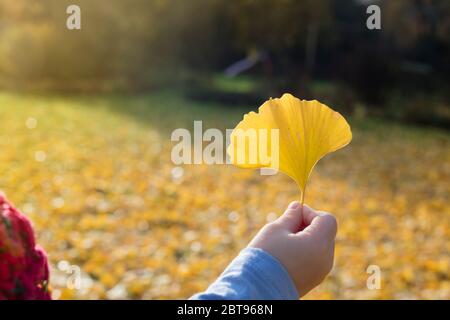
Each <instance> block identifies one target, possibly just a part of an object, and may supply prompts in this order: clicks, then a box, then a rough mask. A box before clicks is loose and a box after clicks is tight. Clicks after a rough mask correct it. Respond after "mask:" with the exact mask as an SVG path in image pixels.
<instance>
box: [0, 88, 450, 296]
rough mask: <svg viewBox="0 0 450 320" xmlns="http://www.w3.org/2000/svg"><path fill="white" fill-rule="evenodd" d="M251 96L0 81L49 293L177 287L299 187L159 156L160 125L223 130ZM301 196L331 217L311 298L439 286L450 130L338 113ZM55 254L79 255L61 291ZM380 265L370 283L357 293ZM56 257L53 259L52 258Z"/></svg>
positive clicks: (162, 151)
mask: <svg viewBox="0 0 450 320" xmlns="http://www.w3.org/2000/svg"><path fill="white" fill-rule="evenodd" d="M248 110H249V108H246V107H244V106H242V107H234V108H226V107H224V106H220V105H214V104H206V103H198V102H196V103H194V102H192V101H188V100H186V99H184V98H183V96H182V95H181V94H180V93H179V92H177V91H164V92H161V93H155V94H149V95H139V96H120V95H116V96H114V95H103V96H100V95H99V96H76V97H70V96H39V95H22V94H14V93H6V92H3V93H0V119H1V126H0V150H1V152H0V189H1V190H3V191H4V192H5V193H6V194H7V196H8V198H9V199H10V200H12V201H13V202H14V203H15V204H16V205H17V207H18V208H19V209H21V210H22V211H23V212H24V213H26V214H27V215H28V216H29V217H30V218H31V219H32V220H33V222H34V225H35V228H36V231H37V234H38V241H39V243H40V244H41V245H42V246H43V247H45V248H46V250H47V252H48V254H49V259H50V262H51V264H52V280H51V281H52V283H51V284H52V288H53V295H54V297H55V298H87V299H95V298H145V299H151V298H186V297H189V296H190V295H191V294H193V293H195V292H197V291H199V290H203V289H205V288H206V287H207V285H208V284H209V283H210V282H211V281H212V280H213V279H215V277H217V276H218V275H219V273H220V272H221V271H222V270H223V268H224V267H225V266H226V265H227V264H228V263H229V262H230V260H231V259H232V258H233V257H234V256H235V255H236V254H237V253H238V252H239V250H241V249H242V248H243V247H244V246H245V245H246V244H247V242H248V241H249V239H250V238H251V237H252V236H253V235H254V234H255V232H256V231H257V230H258V229H259V228H260V227H261V226H263V225H264V223H266V222H267V221H270V220H271V219H273V218H274V217H276V216H277V215H279V214H280V213H281V212H282V211H283V210H284V208H285V206H286V205H287V204H288V202H289V201H292V200H295V199H298V198H299V194H298V190H297V187H296V185H295V183H294V182H293V181H291V180H289V179H288V178H287V177H285V176H283V175H281V174H278V175H277V176H272V177H263V176H260V175H259V174H258V172H257V171H252V170H243V169H237V168H234V167H232V166H226V165H217V166H205V165H196V166H183V167H182V169H181V170H180V169H178V168H176V169H174V165H173V164H172V162H171V160H170V151H171V146H172V144H171V141H170V134H171V132H172V131H173V130H174V129H176V128H179V127H185V128H188V129H192V126H193V123H192V122H193V120H203V127H204V129H206V128H209V127H216V128H221V129H225V128H233V127H234V125H235V124H236V123H237V122H238V121H239V120H240V119H241V117H242V115H243V113H245V112H247V111H248ZM350 124H351V125H352V129H353V135H354V140H353V142H352V143H351V144H350V146H349V147H347V148H345V149H343V150H341V151H339V152H337V153H336V154H333V155H331V156H329V157H326V158H325V159H323V160H322V161H321V162H320V163H319V165H318V166H317V168H316V170H315V171H314V172H313V175H312V177H311V180H310V184H309V189H308V193H307V198H306V201H307V202H308V203H309V204H310V205H311V206H313V207H315V208H319V209H322V210H327V211H330V212H333V213H334V214H335V215H336V216H337V218H338V222H339V232H338V238H337V244H336V263H335V267H334V269H333V272H332V273H331V275H330V276H329V277H328V278H327V279H326V281H325V282H324V283H323V284H322V285H321V286H320V287H319V288H317V289H316V290H314V291H313V292H311V293H310V294H309V295H308V296H307V297H309V298H323V299H328V298H340V299H343V298H344V299H345V298H442V299H443V298H447V299H448V297H449V296H450V279H449V273H448V270H449V265H450V258H449V255H448V252H450V241H449V239H450V224H449V222H450V221H449V219H450V203H449V198H448V197H449V192H450V185H449V181H450V136H449V134H448V132H444V131H439V130H434V129H424V128H415V127H406V126H402V125H398V124H393V123H387V122H383V121H380V120H367V119H363V120H355V119H350ZM63 261H67V262H69V263H70V264H71V265H75V266H78V267H79V268H80V270H81V273H82V279H83V281H82V287H81V289H78V290H74V289H71V288H69V287H68V286H67V285H68V281H69V282H70V275H68V274H66V273H65V272H63V271H62V270H60V268H59V267H61V266H62V263H61V262H63ZM369 265H378V266H379V267H380V268H381V272H382V288H381V290H368V289H367V287H366V280H367V277H368V274H367V273H366V268H367V267H368V266H369ZM58 266H59V267H58Z"/></svg>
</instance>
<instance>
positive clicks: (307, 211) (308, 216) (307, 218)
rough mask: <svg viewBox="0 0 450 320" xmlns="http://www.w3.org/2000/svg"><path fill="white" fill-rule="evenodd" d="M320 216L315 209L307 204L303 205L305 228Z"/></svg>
mask: <svg viewBox="0 0 450 320" xmlns="http://www.w3.org/2000/svg"><path fill="white" fill-rule="evenodd" d="M318 216H319V214H318V213H317V211H314V209H312V208H311V207H310V206H308V205H306V204H304V205H303V216H302V224H303V226H304V227H307V226H309V225H310V224H311V223H312V221H313V220H314V218H315V217H318Z"/></svg>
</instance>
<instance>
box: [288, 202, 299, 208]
mask: <svg viewBox="0 0 450 320" xmlns="http://www.w3.org/2000/svg"><path fill="white" fill-rule="evenodd" d="M299 206H300V203H299V202H298V201H293V202H291V204H290V205H289V207H288V209H297V208H298V207H299Z"/></svg>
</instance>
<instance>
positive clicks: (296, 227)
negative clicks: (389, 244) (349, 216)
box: [249, 202, 337, 296]
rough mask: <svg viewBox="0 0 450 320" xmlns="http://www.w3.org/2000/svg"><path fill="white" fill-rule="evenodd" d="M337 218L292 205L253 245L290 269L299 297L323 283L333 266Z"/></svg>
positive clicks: (265, 227) (268, 226)
mask: <svg viewBox="0 0 450 320" xmlns="http://www.w3.org/2000/svg"><path fill="white" fill-rule="evenodd" d="M336 231H337V222H336V219H335V218H334V217H333V216H332V215H330V214H329V213H326V212H321V211H314V210H313V209H311V208H310V207H308V206H306V205H305V206H304V207H303V216H302V214H301V205H300V203H299V202H292V203H291V204H290V205H289V207H288V208H287V209H286V211H285V212H284V214H283V215H282V216H281V217H279V218H278V219H277V220H275V221H274V222H272V223H269V224H267V225H266V226H264V228H262V229H261V231H260V232H259V233H258V234H257V235H256V237H255V238H254V239H253V240H252V241H251V242H250V244H249V247H254V248H260V249H263V250H265V251H266V252H268V253H270V254H271V255H272V256H274V257H275V258H277V259H278V260H279V261H280V262H281V263H282V264H283V266H284V267H285V268H286V269H287V271H288V273H289V275H290V276H291V278H292V280H293V281H294V283H295V285H296V287H297V290H298V293H299V295H300V296H304V295H305V294H306V293H308V292H309V291H310V290H312V289H313V288H314V287H316V286H317V285H318V284H320V283H321V282H322V280H323V279H324V278H325V277H326V275H327V274H328V273H329V272H330V271H331V268H332V267H333V258H334V239H335V237H336Z"/></svg>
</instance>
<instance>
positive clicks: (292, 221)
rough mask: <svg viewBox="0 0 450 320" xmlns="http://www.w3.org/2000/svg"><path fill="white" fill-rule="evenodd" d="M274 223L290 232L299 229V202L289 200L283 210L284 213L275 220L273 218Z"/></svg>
mask: <svg viewBox="0 0 450 320" xmlns="http://www.w3.org/2000/svg"><path fill="white" fill-rule="evenodd" d="M275 223H276V224H278V225H280V226H281V227H282V228H283V229H285V230H288V231H289V232H292V233H295V232H297V231H298V230H300V226H301V223H302V216H301V205H300V202H298V201H294V202H291V204H290V205H289V206H288V207H287V209H286V211H284V213H283V214H282V215H281V216H280V217H279V218H278V219H277V220H275Z"/></svg>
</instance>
